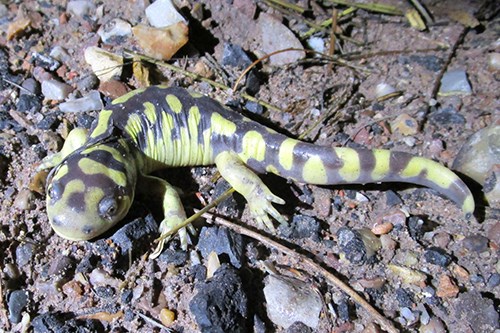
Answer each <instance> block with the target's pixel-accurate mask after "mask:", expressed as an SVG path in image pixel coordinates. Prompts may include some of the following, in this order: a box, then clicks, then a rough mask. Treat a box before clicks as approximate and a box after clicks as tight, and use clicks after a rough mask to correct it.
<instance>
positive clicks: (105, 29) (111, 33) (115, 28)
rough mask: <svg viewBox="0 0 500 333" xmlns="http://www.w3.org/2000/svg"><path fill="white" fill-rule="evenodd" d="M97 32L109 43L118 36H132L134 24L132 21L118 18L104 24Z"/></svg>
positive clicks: (105, 42)
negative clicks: (131, 23)
mask: <svg viewBox="0 0 500 333" xmlns="http://www.w3.org/2000/svg"><path fill="white" fill-rule="evenodd" d="M97 34H98V35H99V36H101V40H102V41H103V43H104V44H109V43H112V42H113V40H116V39H117V38H120V37H127V36H130V35H131V34H132V26H131V25H130V23H128V22H126V21H124V20H121V19H118V18H117V19H114V20H111V21H110V22H108V23H106V24H105V25H102V26H101V27H100V28H99V30H98V31H97Z"/></svg>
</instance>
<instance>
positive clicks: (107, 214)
mask: <svg viewBox="0 0 500 333" xmlns="http://www.w3.org/2000/svg"><path fill="white" fill-rule="evenodd" d="M117 212H118V202H117V201H116V199H115V198H113V197H106V198H103V199H102V200H101V201H100V202H99V215H100V216H102V217H104V218H111V217H114V216H115V215H116V213H117Z"/></svg>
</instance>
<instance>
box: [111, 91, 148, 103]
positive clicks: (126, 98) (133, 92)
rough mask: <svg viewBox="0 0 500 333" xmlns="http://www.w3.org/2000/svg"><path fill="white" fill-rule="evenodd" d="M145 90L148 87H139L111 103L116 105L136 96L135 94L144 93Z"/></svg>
mask: <svg viewBox="0 0 500 333" xmlns="http://www.w3.org/2000/svg"><path fill="white" fill-rule="evenodd" d="M144 90H146V88H139V89H135V90H132V91H131V92H129V93H127V94H125V95H123V96H120V97H118V98H116V99H114V100H113V101H112V102H111V104H113V105H116V104H120V103H124V102H126V101H128V100H129V99H130V98H131V97H134V96H135V95H137V94H140V93H142V92H143V91H144Z"/></svg>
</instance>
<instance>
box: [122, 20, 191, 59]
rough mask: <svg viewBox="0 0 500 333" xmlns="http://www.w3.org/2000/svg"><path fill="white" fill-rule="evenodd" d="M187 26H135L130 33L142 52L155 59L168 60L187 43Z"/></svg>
mask: <svg viewBox="0 0 500 333" xmlns="http://www.w3.org/2000/svg"><path fill="white" fill-rule="evenodd" d="M188 32H189V29H188V26H187V25H186V24H185V23H184V22H178V23H176V24H173V25H170V26H168V27H164V28H151V27H147V26H145V25H137V26H135V27H133V28H132V33H133V34H134V37H135V39H136V41H137V43H138V44H139V45H140V46H141V48H142V49H143V50H144V52H145V53H146V54H147V55H148V56H150V57H153V58H155V59H159V60H169V59H170V58H172V57H173V56H174V54H176V53H177V51H179V50H180V48H181V47H183V46H184V44H186V43H187V42H188Z"/></svg>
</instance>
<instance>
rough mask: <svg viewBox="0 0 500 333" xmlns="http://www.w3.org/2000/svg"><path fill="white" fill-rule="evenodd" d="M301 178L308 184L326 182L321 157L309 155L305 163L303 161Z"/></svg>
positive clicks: (326, 178)
mask: <svg viewBox="0 0 500 333" xmlns="http://www.w3.org/2000/svg"><path fill="white" fill-rule="evenodd" d="M302 178H304V181H305V182H306V183H309V184H326V183H327V182H328V176H327V175H326V168H325V165H324V164H323V161H322V160H321V157H319V156H317V155H314V156H311V157H310V158H309V159H308V160H307V161H306V163H304V169H303V170H302Z"/></svg>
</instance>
